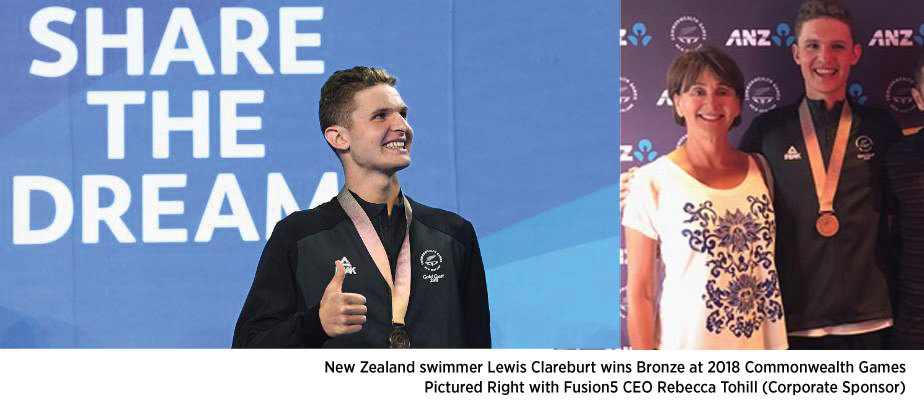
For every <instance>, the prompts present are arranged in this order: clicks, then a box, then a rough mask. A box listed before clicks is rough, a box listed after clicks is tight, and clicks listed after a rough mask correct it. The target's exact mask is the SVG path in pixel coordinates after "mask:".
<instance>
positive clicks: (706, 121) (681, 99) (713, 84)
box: [673, 69, 741, 136]
mask: <svg viewBox="0 0 924 404" xmlns="http://www.w3.org/2000/svg"><path fill="white" fill-rule="evenodd" d="M738 97H739V96H738V95H737V94H735V90H734V89H733V88H732V87H731V86H730V85H728V84H726V83H723V82H721V81H719V79H718V78H716V76H715V74H714V73H713V72H712V71H711V70H709V69H705V70H703V73H702V74H700V76H699V79H697V80H696V82H694V83H692V84H691V85H690V86H689V88H687V89H686V90H685V91H684V92H682V93H680V94H675V95H674V97H673V98H674V99H673V101H674V109H675V111H676V112H677V115H679V116H680V117H682V118H683V119H684V121H685V123H686V127H687V128H688V129H689V130H690V132H691V133H694V132H705V133H710V134H716V135H720V136H724V135H725V134H727V133H728V129H729V128H731V126H732V123H733V122H734V121H735V118H737V117H738V115H740V114H741V100H740V99H739V98H738Z"/></svg>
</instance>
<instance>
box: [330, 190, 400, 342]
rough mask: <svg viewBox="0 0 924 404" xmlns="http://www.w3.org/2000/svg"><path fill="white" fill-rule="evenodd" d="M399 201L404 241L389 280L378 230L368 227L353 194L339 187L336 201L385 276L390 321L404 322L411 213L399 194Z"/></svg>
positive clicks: (388, 271)
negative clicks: (393, 273) (388, 293)
mask: <svg viewBox="0 0 924 404" xmlns="http://www.w3.org/2000/svg"><path fill="white" fill-rule="evenodd" d="M401 200H402V202H403V203H404V217H405V218H406V219H407V225H406V226H405V228H404V241H403V242H402V243H401V250H400V251H399V252H398V262H397V263H396V265H397V268H395V280H394V282H392V279H391V266H390V265H389V263H388V254H386V253H385V247H384V246H383V245H382V240H381V239H379V235H378V233H376V232H375V228H374V227H372V222H371V221H369V216H367V215H366V212H365V211H363V208H362V207H361V206H359V203H358V202H356V198H353V194H351V193H350V191H349V190H348V189H347V188H346V187H343V190H341V191H340V194H339V195H337V201H338V202H340V206H341V207H343V211H344V212H346V214H347V216H349V217H350V221H352V222H353V226H355V227H356V232H357V233H359V238H361V239H362V240H363V245H364V246H365V247H366V251H368V252H369V255H371V256H372V260H373V261H375V266H377V267H378V268H379V273H381V274H382V278H385V283H387V284H388V289H389V290H391V322H392V323H393V324H404V316H405V314H407V303H408V300H410V297H411V242H410V239H411V237H410V231H411V217H412V216H413V215H412V212H411V204H410V203H408V201H407V198H406V197H404V196H403V195H402V197H401Z"/></svg>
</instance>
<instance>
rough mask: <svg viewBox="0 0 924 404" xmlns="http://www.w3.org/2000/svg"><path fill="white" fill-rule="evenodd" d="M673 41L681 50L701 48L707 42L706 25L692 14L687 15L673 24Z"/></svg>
mask: <svg viewBox="0 0 924 404" xmlns="http://www.w3.org/2000/svg"><path fill="white" fill-rule="evenodd" d="M671 42H673V43H674V46H675V47H676V48H677V49H679V50H680V51H683V52H686V51H691V50H696V49H699V48H700V47H701V46H703V43H704V42H706V26H705V25H703V23H701V22H700V21H699V19H698V18H696V17H694V16H692V15H685V16H683V17H680V18H678V19H677V21H674V24H673V25H671Z"/></svg>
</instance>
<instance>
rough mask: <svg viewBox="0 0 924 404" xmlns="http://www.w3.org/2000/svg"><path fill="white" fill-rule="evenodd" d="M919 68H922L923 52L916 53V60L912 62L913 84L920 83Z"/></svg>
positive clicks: (923, 65)
mask: <svg viewBox="0 0 924 404" xmlns="http://www.w3.org/2000/svg"><path fill="white" fill-rule="evenodd" d="M921 69H924V53H922V54H920V55H918V60H917V62H915V64H914V84H915V86H920V85H921V78H922V77H921Z"/></svg>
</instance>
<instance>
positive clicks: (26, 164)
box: [0, 0, 620, 348]
mask: <svg viewBox="0 0 924 404" xmlns="http://www.w3.org/2000/svg"><path fill="white" fill-rule="evenodd" d="M619 6H620V4H619V2H618V1H607V0H593V1H590V0H588V1H564V0H561V1H557V0H549V1H537V2H529V3H524V2H520V1H513V0H509V1H455V0H439V1H436V0H417V1H415V0H401V1H394V2H377V1H358V0H356V1H281V0H280V1H266V0H263V1H179V0H176V1H147V2H145V1H130V0H124V1H115V0H110V1H90V0H87V1H64V0H55V1H52V0H38V1H17V2H14V1H5V2H3V4H2V7H3V8H2V11H3V13H2V15H0V20H2V23H0V38H3V41H2V43H0V49H2V51H3V56H4V57H3V58H2V61H0V77H3V84H2V85H0V89H2V90H0V347H227V346H229V345H230V341H231V334H232V331H233V327H234V323H235V321H236V319H237V316H238V313H239V312H240V308H241V305H242V304H243V301H244V298H245V296H246V294H247V291H248V289H249V287H250V283H251V281H252V279H253V275H254V271H255V268H256V262H257V260H258V258H259V255H260V252H261V250H262V248H263V245H264V243H265V241H266V236H267V234H268V232H269V231H271V228H272V225H273V224H274V223H275V221H276V220H278V219H279V218H281V217H282V215H283V214H284V213H285V212H288V211H290V210H292V209H295V207H296V206H297V208H298V209H306V208H308V207H309V206H311V205H313V204H314V203H317V202H319V201H325V200H327V199H329V198H330V197H332V196H333V193H334V192H335V191H336V190H337V189H338V188H339V187H340V186H342V182H343V178H342V173H341V172H340V165H339V163H338V161H337V160H336V157H335V156H334V155H333V154H332V153H331V151H330V150H329V148H328V147H327V145H326V144H325V143H324V140H323V138H322V136H321V133H320V129H319V128H318V120H317V100H318V93H319V90H320V87H321V85H322V84H323V82H324V80H325V79H326V78H327V76H328V75H329V74H330V73H331V72H333V71H335V70H339V69H343V68H348V67H351V66H353V65H371V66H380V67H384V68H386V69H388V71H389V72H391V73H392V74H394V75H396V76H397V77H398V79H399V80H398V86H397V87H398V89H399V91H400V92H401V95H402V97H403V98H404V100H405V102H406V103H407V104H408V105H409V107H410V115H409V118H410V119H409V120H410V123H411V125H413V126H414V128H415V133H416V135H417V136H416V137H415V144H414V149H413V151H412V158H413V163H412V165H411V167H409V168H408V169H406V170H404V171H402V172H401V174H400V177H401V180H402V185H403V187H404V189H405V191H406V192H407V193H408V195H410V196H411V197H413V198H415V199H417V200H419V201H420V202H422V203H425V204H428V205H431V206H437V207H442V208H445V209H448V210H452V211H456V212H458V213H460V214H462V215H463V216H465V217H466V218H467V219H469V220H470V221H471V222H472V223H473V224H474V226H475V229H476V231H477V232H478V234H479V239H480V242H481V246H482V254H483V257H484V261H485V264H486V270H487V278H488V287H489V294H490V295H489V296H490V301H491V314H492V332H493V335H494V344H495V346H496V347H560V348H602V347H618V346H619V345H620V341H619V339H620V336H619V316H618V306H619V294H618V292H617V291H618V288H619V285H620V279H619V266H618V261H617V260H618V259H619V255H618V254H619V242H618V226H617V225H616V223H618V213H617V209H616V206H617V199H618V190H617V181H618V172H619V166H618V164H619V163H618V159H617V154H616V150H617V145H618V144H619V135H618V132H619V119H620V117H619V114H618V113H616V111H617V110H618V108H619V105H618V104H619V100H618V99H617V97H615V96H614V95H613V93H614V92H615V89H616V88H617V81H618V79H619V43H618V41H619V32H618V29H619V24H618V21H620V10H619ZM235 49H238V50H239V51H235ZM234 61H236V65H237V68H236V69H234V68H233V66H232V65H234V64H235V62H234ZM120 117H121V119H119V118H120ZM69 212H72V215H69V214H68V213H69Z"/></svg>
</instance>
